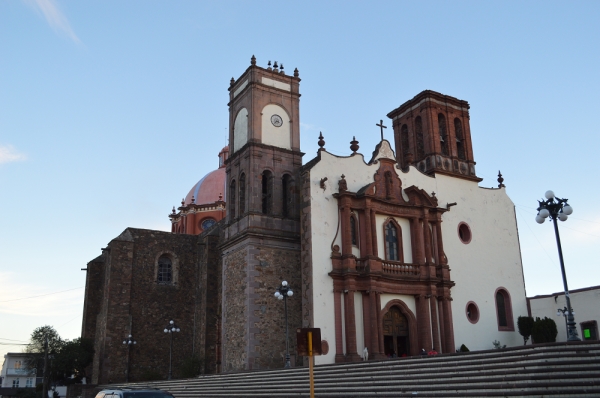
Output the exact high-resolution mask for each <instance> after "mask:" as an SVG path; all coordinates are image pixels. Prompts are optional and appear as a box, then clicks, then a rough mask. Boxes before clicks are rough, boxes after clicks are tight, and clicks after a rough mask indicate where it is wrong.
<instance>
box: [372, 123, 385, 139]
mask: <svg viewBox="0 0 600 398" xmlns="http://www.w3.org/2000/svg"><path fill="white" fill-rule="evenodd" d="M375 126H379V127H380V128H381V141H383V129H387V126H384V125H383V120H379V124H376V125H375Z"/></svg>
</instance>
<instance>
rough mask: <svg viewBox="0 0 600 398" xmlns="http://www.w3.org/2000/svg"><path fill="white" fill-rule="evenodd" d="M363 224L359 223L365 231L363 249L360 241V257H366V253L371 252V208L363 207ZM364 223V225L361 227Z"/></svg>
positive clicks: (370, 253) (369, 253)
mask: <svg viewBox="0 0 600 398" xmlns="http://www.w3.org/2000/svg"><path fill="white" fill-rule="evenodd" d="M362 221H363V222H364V224H361V229H362V230H364V231H365V242H364V251H363V244H362V242H361V245H360V247H361V253H362V257H366V256H368V255H372V254H373V237H372V234H371V232H372V231H371V210H370V209H368V208H367V209H365V211H364V219H363V220H362ZM363 225H364V227H362V226H363Z"/></svg>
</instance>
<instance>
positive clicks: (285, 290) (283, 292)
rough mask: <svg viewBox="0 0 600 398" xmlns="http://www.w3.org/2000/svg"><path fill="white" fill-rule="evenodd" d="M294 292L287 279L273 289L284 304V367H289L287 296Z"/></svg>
mask: <svg viewBox="0 0 600 398" xmlns="http://www.w3.org/2000/svg"><path fill="white" fill-rule="evenodd" d="M293 295H294V292H293V291H292V289H290V287H289V285H288V283H287V281H282V282H281V286H279V287H278V288H277V290H276V291H275V297H276V298H277V299H278V300H283V302H284V304H285V365H284V368H290V367H291V366H292V365H291V363H290V345H289V332H288V315H287V298H288V297H292V296H293Z"/></svg>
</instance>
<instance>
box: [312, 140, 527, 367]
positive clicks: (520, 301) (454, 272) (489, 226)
mask: <svg viewBox="0 0 600 398" xmlns="http://www.w3.org/2000/svg"><path fill="white" fill-rule="evenodd" d="M378 168H379V164H374V165H367V164H366V163H365V160H364V157H363V156H362V155H361V154H356V155H355V156H349V157H336V156H334V155H331V154H329V153H327V152H325V151H322V152H321V160H320V161H319V162H318V163H317V164H316V165H314V166H313V167H312V169H311V172H310V177H311V181H310V184H311V185H310V192H311V225H312V227H311V228H312V255H313V259H312V264H313V287H314V290H313V304H314V327H320V328H321V333H322V338H323V339H325V340H327V341H328V343H329V347H330V351H329V354H328V355H325V356H321V357H318V358H317V359H316V363H318V364H322V363H332V362H334V358H335V323H334V306H333V282H332V280H331V278H330V277H329V276H328V273H329V272H330V271H331V260H330V256H331V246H332V245H333V244H337V245H340V246H341V239H340V237H339V233H338V236H337V238H336V239H335V240H334V238H333V237H334V236H335V235H336V232H337V229H338V223H339V220H338V208H337V201H336V199H335V198H333V196H332V194H334V193H336V192H337V191H338V187H337V184H338V181H339V179H340V178H341V175H342V174H344V175H345V176H346V177H345V178H346V182H347V185H348V190H349V191H352V192H356V191H358V190H359V189H360V188H362V187H364V186H365V185H367V184H368V183H371V182H372V181H373V175H374V174H375V172H376V171H377V169H378ZM396 173H397V174H398V175H399V177H400V179H401V180H402V187H403V189H406V188H408V187H410V186H412V185H415V186H417V187H418V188H421V189H425V191H426V192H428V193H431V192H436V196H437V198H438V200H439V206H440V207H445V206H446V203H453V202H456V203H457V205H456V206H453V207H451V209H450V211H448V212H446V213H445V214H444V215H443V217H442V220H443V222H442V234H443V244H444V250H445V253H446V256H447V257H448V263H449V266H450V278H451V280H453V281H454V282H455V283H456V286H455V287H453V288H452V290H451V293H452V297H453V301H452V313H453V322H454V335H455V344H456V347H457V348H458V347H460V345H461V344H465V345H466V346H467V347H468V348H469V349H470V350H483V349H490V348H493V345H492V342H493V341H494V340H499V341H500V342H501V344H506V345H508V346H514V345H519V344H522V338H521V336H520V335H519V334H518V332H517V331H516V323H517V321H516V320H517V317H518V316H519V315H526V314H527V307H526V300H525V287H524V280H523V272H522V267H521V258H520V249H519V242H518V233H517V226H516V218H515V212H514V205H513V203H512V201H511V200H510V198H508V196H507V195H506V192H505V189H504V188H503V189H485V188H480V187H478V184H477V183H476V182H471V181H466V180H463V179H459V178H454V177H449V176H444V175H438V176H436V177H435V178H433V177H429V176H426V175H424V174H422V173H421V172H419V171H418V170H417V169H416V168H414V167H411V168H410V169H409V171H408V172H407V173H404V172H402V171H401V170H398V169H396ZM324 177H327V181H326V182H325V190H323V189H322V188H321V187H320V180H321V179H322V178H324ZM385 218H386V217H383V216H382V217H379V216H378V217H377V223H378V226H377V228H378V234H380V233H381V228H382V223H383V220H385ZM398 222H399V224H400V225H401V226H402V229H403V242H404V248H405V251H404V255H405V261H406V262H409V261H412V255H411V251H410V247H411V245H410V233H409V231H410V229H409V224H408V220H403V219H399V220H398ZM460 222H466V223H467V224H468V225H469V226H470V228H471V232H472V239H471V242H470V243H469V244H463V243H462V242H461V241H460V239H459V237H458V230H457V228H458V225H459V223H460ZM380 224H381V225H380ZM361 227H362V226H361ZM404 239H408V241H406V240H404ZM378 246H380V247H379V249H378V250H379V256H380V257H383V256H384V254H383V253H385V252H384V250H383V238H382V237H380V238H379V245H378ZM499 287H503V288H505V289H506V290H507V291H508V292H509V294H510V296H511V302H512V313H513V318H514V320H513V323H514V325H515V331H514V332H505V331H502V332H500V331H498V324H497V317H496V305H495V291H496V289H497V288H499ZM390 296H391V295H390ZM383 297H384V295H382V303H381V304H382V306H385V304H386V303H387V301H389V300H388V299H387V298H386V300H387V301H385V300H384V299H383ZM390 299H391V298H390ZM411 299H412V304H409V303H411ZM402 301H405V302H406V303H407V305H409V308H411V311H413V312H414V313H415V314H416V312H415V309H414V299H413V298H412V297H403V298H402ZM469 301H473V302H475V303H476V304H477V306H478V307H479V312H480V318H479V321H478V323H476V324H472V323H470V322H469V321H468V320H467V317H466V312H465V308H466V305H467V303H468V302H469ZM411 306H412V307H411ZM357 321H358V316H357ZM357 330H360V331H361V333H363V331H362V323H358V322H357ZM357 337H358V336H357ZM357 340H358V338H357ZM361 340H362V339H361ZM361 344H362V341H361ZM358 348H359V347H357V351H358V352H359V353H360V350H359V349H358Z"/></svg>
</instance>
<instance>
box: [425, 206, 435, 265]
mask: <svg viewBox="0 0 600 398" xmlns="http://www.w3.org/2000/svg"><path fill="white" fill-rule="evenodd" d="M423 231H424V234H423V239H424V240H425V242H424V246H425V262H427V263H430V264H431V263H432V262H433V261H432V258H433V248H432V247H431V231H430V230H429V210H427V209H423Z"/></svg>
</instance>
